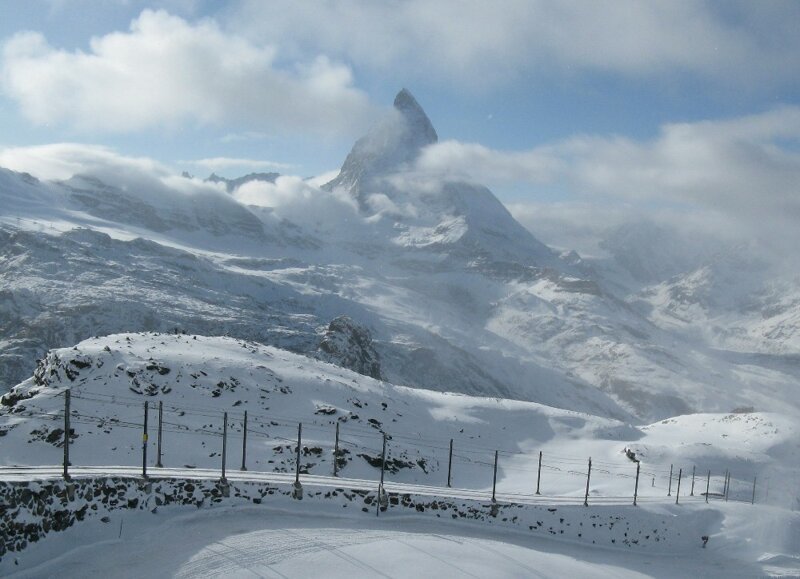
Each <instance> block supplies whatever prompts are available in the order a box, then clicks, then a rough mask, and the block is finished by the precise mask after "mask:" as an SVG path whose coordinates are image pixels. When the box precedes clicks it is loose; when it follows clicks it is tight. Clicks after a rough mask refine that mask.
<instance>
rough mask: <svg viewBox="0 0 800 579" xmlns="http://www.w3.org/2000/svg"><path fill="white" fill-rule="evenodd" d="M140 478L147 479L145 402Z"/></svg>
mask: <svg viewBox="0 0 800 579" xmlns="http://www.w3.org/2000/svg"><path fill="white" fill-rule="evenodd" d="M142 478H147V402H145V403H144V424H143V430H142Z"/></svg>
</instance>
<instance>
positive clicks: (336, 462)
mask: <svg viewBox="0 0 800 579" xmlns="http://www.w3.org/2000/svg"><path fill="white" fill-rule="evenodd" d="M333 476H339V423H338V422H337V423H336V440H335V442H334V443H333Z"/></svg>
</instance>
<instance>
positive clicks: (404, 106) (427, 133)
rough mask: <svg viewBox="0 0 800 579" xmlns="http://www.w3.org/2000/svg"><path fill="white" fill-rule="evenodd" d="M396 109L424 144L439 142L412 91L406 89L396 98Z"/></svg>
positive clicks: (434, 130)
mask: <svg viewBox="0 0 800 579" xmlns="http://www.w3.org/2000/svg"><path fill="white" fill-rule="evenodd" d="M394 108H395V110H396V111H397V112H399V113H400V114H401V115H402V116H403V118H404V119H405V120H406V122H407V123H408V126H409V128H410V129H412V132H413V133H414V134H415V136H417V138H418V139H419V140H420V141H421V142H422V143H424V144H425V145H430V144H433V143H435V142H437V141H438V140H439V136H438V135H437V134H436V129H434V128H433V124H431V121H430V119H429V118H428V115H426V114H425V111H424V110H423V109H422V107H421V106H420V104H419V103H418V102H417V99H415V98H414V95H412V94H411V91H410V90H408V89H407V88H404V89H401V90H400V92H399V93H397V96H396V97H394Z"/></svg>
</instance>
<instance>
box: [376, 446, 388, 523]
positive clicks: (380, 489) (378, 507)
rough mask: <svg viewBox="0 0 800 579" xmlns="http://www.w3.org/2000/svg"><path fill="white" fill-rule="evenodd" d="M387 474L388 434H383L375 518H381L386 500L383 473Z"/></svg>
mask: <svg viewBox="0 0 800 579" xmlns="http://www.w3.org/2000/svg"><path fill="white" fill-rule="evenodd" d="M384 472H386V433H385V432H384V433H383V450H382V451H381V482H380V484H379V485H378V497H377V500H376V501H375V516H376V517H380V516H381V503H382V502H383V500H384V497H385V493H386V491H384V490H383V473H384Z"/></svg>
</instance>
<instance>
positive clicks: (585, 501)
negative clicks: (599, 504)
mask: <svg viewBox="0 0 800 579" xmlns="http://www.w3.org/2000/svg"><path fill="white" fill-rule="evenodd" d="M591 478H592V457H591V456H590V457H589V470H588V471H587V473H586V495H584V497H583V506H584V507H588V506H589V480H590V479H591Z"/></svg>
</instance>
